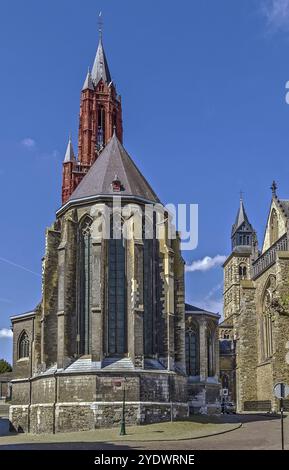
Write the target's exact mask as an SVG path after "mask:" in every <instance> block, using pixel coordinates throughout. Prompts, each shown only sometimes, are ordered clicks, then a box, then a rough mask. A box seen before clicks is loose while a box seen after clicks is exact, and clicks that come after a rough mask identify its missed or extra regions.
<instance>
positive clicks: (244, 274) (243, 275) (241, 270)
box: [239, 264, 247, 279]
mask: <svg viewBox="0 0 289 470" xmlns="http://www.w3.org/2000/svg"><path fill="white" fill-rule="evenodd" d="M239 276H240V279H246V278H247V266H246V265H245V264H240V265H239Z"/></svg>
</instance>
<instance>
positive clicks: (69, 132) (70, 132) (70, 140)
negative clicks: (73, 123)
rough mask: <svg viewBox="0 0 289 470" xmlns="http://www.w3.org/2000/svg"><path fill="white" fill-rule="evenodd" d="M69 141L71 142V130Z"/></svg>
mask: <svg viewBox="0 0 289 470" xmlns="http://www.w3.org/2000/svg"><path fill="white" fill-rule="evenodd" d="M68 138H69V142H71V131H70V132H69V137H68Z"/></svg>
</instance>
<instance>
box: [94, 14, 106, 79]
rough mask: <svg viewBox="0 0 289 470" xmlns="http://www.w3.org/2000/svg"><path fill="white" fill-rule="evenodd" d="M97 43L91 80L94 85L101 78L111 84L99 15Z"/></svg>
mask: <svg viewBox="0 0 289 470" xmlns="http://www.w3.org/2000/svg"><path fill="white" fill-rule="evenodd" d="M99 18H100V20H99V42H98V48H97V51H96V56H95V60H94V64H93V67H92V73H91V76H92V80H93V82H94V85H97V84H98V83H99V81H100V79H101V78H102V80H103V81H104V82H105V83H106V84H107V85H109V83H110V82H111V75H110V71H109V67H108V63H107V60H106V55H105V52H104V48H103V42H102V20H101V13H100V15H99Z"/></svg>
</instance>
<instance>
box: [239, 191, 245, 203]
mask: <svg viewBox="0 0 289 470" xmlns="http://www.w3.org/2000/svg"><path fill="white" fill-rule="evenodd" d="M243 196H244V193H243V191H240V202H243Z"/></svg>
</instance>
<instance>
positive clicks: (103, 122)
mask: <svg viewBox="0 0 289 470" xmlns="http://www.w3.org/2000/svg"><path fill="white" fill-rule="evenodd" d="M114 132H115V133H116V136H117V138H118V140H119V141H120V142H121V143H122V141H123V129H122V108H121V97H120V96H119V95H118V94H117V91H116V86H115V84H114V83H113V81H112V79H111V75H110V71H109V67H108V62H107V59H106V55H105V52H104V47H103V40H102V26H101V24H100V28H99V42H98V48H97V52H96V56H95V60H94V64H93V67H92V70H91V71H90V70H88V72H87V76H86V78H85V81H84V84H83V88H82V91H81V99H80V114H79V131H78V157H77V158H75V157H74V153H73V148H72V143H71V140H69V144H68V145H69V149H70V155H69V158H68V155H67V152H66V156H65V159H64V162H63V178H62V204H65V203H66V202H67V201H68V199H69V198H70V196H71V194H72V193H73V191H74V190H75V189H76V187H77V186H78V184H79V183H80V181H81V180H82V179H83V177H84V175H85V174H86V173H87V172H88V170H89V169H90V167H91V166H92V165H93V163H94V162H95V160H96V159H97V158H98V157H99V155H100V153H101V152H102V150H103V149H104V147H105V146H106V145H107V143H108V142H109V141H110V139H111V138H112V136H113V134H114ZM72 155H73V157H72Z"/></svg>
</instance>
